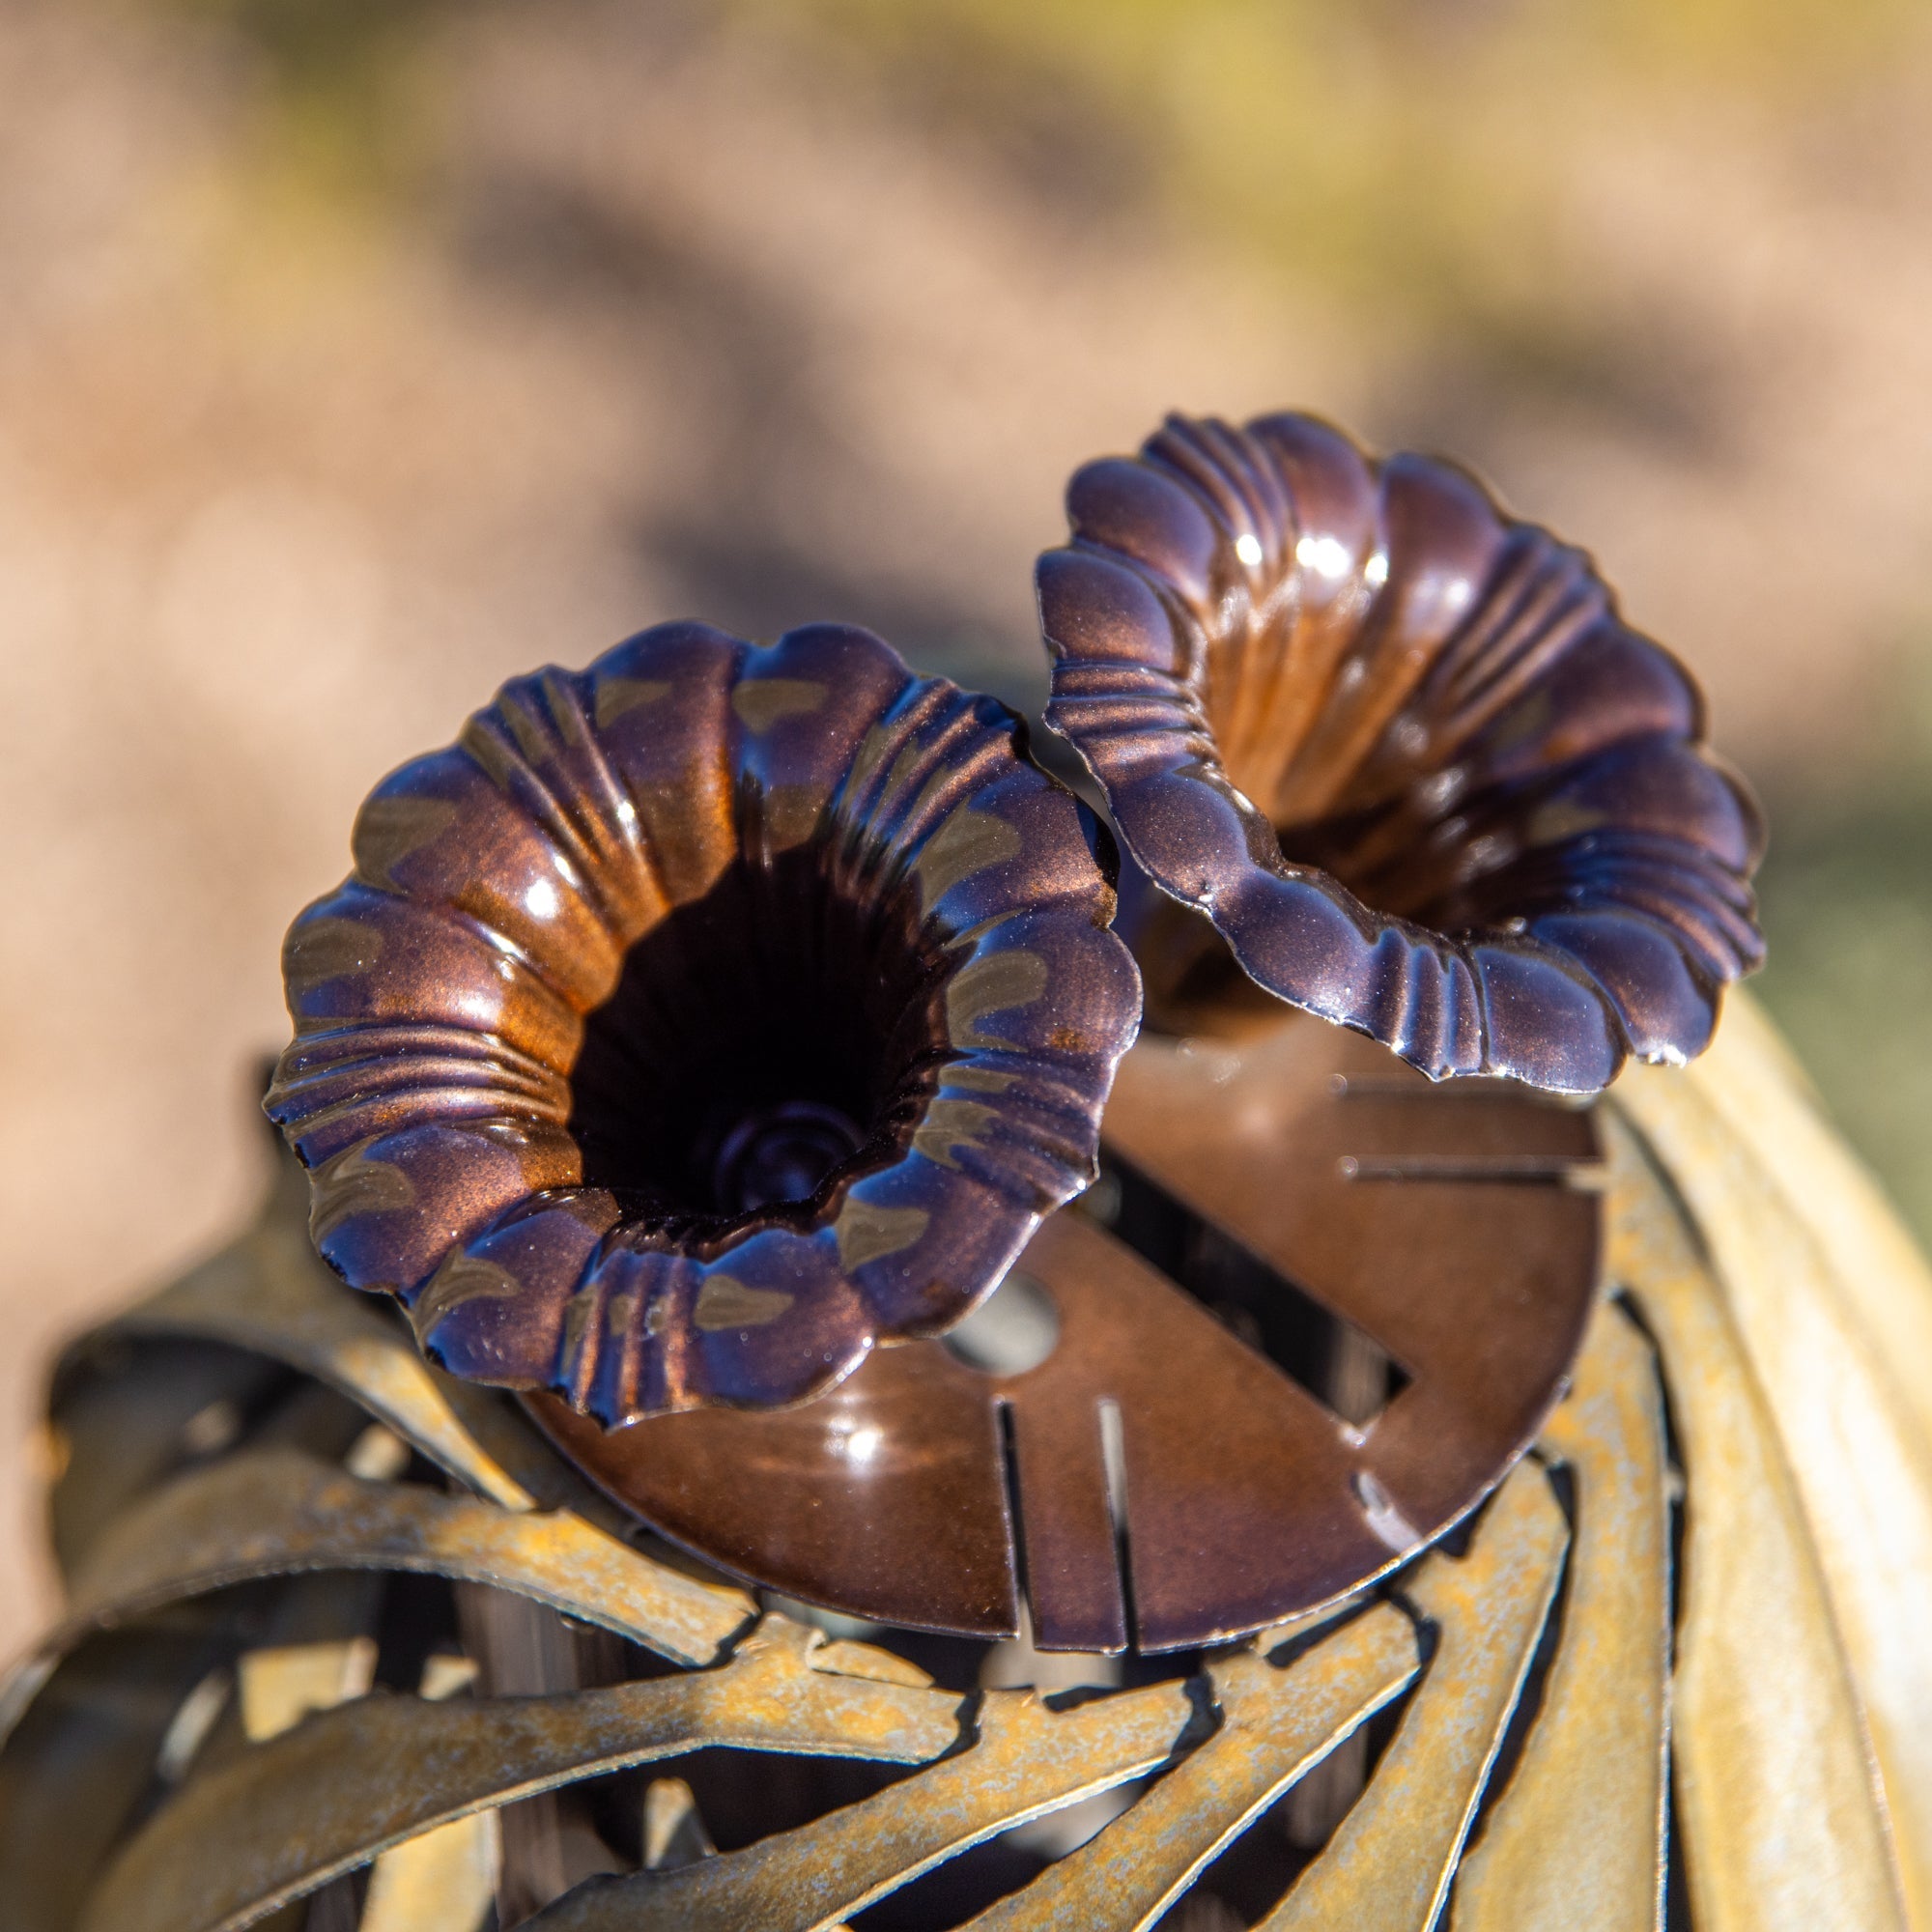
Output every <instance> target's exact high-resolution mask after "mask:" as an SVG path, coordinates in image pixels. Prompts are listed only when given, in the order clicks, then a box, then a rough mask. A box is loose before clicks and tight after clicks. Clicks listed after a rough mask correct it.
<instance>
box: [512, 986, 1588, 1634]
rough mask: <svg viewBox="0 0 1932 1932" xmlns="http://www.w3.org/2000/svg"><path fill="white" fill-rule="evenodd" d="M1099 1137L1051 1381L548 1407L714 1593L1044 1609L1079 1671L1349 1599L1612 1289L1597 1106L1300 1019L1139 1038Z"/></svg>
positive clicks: (928, 1358)
mask: <svg viewBox="0 0 1932 1932" xmlns="http://www.w3.org/2000/svg"><path fill="white" fill-rule="evenodd" d="M1106 1139H1107V1150H1108V1157H1109V1162H1110V1167H1109V1171H1108V1174H1107V1176H1106V1178H1105V1179H1103V1180H1102V1182H1101V1183H1100V1185H1099V1186H1098V1187H1096V1188H1095V1189H1094V1190H1093V1192H1092V1193H1091V1194H1090V1196H1089V1197H1087V1199H1086V1200H1085V1201H1084V1202H1083V1203H1082V1204H1081V1205H1079V1206H1077V1207H1075V1208H1065V1209H1063V1210H1062V1211H1061V1212H1060V1213H1059V1214H1057V1215H1055V1216H1054V1217H1053V1218H1052V1219H1050V1220H1049V1221H1048V1222H1047V1223H1046V1224H1045V1225H1044V1226H1043V1227H1042V1228H1041V1229H1040V1230H1039V1232H1038V1234H1037V1236H1035V1238H1034V1241H1033V1243H1032V1245H1031V1246H1030V1247H1029V1248H1028V1249H1027V1250H1026V1252H1025V1254H1024V1255H1023V1257H1022V1258H1021V1261H1020V1264H1019V1269H1020V1271H1023V1272H1024V1275H1025V1276H1026V1277H1029V1278H1030V1279H1031V1281H1032V1282H1034V1283H1037V1285H1038V1286H1039V1287H1040V1288H1043V1289H1044V1290H1045V1292H1046V1294H1047V1295H1048V1296H1050V1298H1051V1301H1052V1303H1053V1305H1054V1308H1055V1309H1056V1310H1057V1313H1058V1318H1059V1333H1058V1339H1057V1342H1056V1344H1055V1346H1054V1347H1053V1348H1052V1350H1051V1352H1050V1353H1049V1354H1047V1355H1046V1357H1045V1359H1044V1360H1042V1361H1040V1362H1039V1363H1038V1365H1037V1366H1036V1367H1033V1368H1030V1369H1027V1370H1025V1371H1024V1372H1022V1373H1017V1374H1006V1375H1002V1374H987V1373H982V1372H981V1371H980V1369H978V1368H975V1367H973V1366H970V1365H969V1364H968V1362H967V1361H965V1360H962V1359H960V1358H959V1356H958V1355H957V1354H956V1353H955V1352H954V1351H953V1350H952V1349H949V1347H948V1346H947V1345H946V1344H945V1343H943V1342H934V1341H928V1342H912V1343H907V1344H904V1345H901V1346H898V1347H894V1348H885V1349H880V1350H876V1351H875V1352H874V1353H873V1354H872V1355H871V1356H870V1357H868V1358H867V1361H866V1362H864V1363H863V1364H862V1365H861V1367H860V1368H859V1369H858V1370H857V1371H856V1372H855V1373H854V1374H853V1375H851V1376H850V1377H849V1378H847V1379H846V1380H845V1381H844V1382H842V1383H841V1384H839V1385H838V1387H837V1388H835V1389H834V1390H833V1391H832V1392H831V1393H830V1394H828V1395H826V1396H823V1397H821V1398H820V1399H818V1400H816V1401H814V1402H810V1403H807V1404H804V1405H802V1406H798V1407H794V1408H790V1409H785V1410H781V1411H776V1412H773V1411H765V1412H752V1411H732V1410H723V1409H705V1410H696V1411H693V1412H690V1413H685V1414H677V1415H667V1416H659V1417H654V1418H651V1419H648V1420H646V1421H643V1422H639V1423H636V1424H634V1425H632V1426H631V1427H629V1428H625V1429H620V1430H616V1431H612V1432H609V1433H607V1432H605V1431H604V1430H602V1429H600V1428H599V1427H598V1425H597V1424H596V1423H595V1422H593V1421H590V1420H589V1419H587V1418H586V1417H583V1416H582V1415H579V1414H577V1413H575V1412H574V1411H573V1410H571V1409H570V1408H569V1407H567V1406H565V1405H563V1404H562V1403H560V1402H558V1401H556V1400H555V1399H554V1398H550V1397H542V1396H539V1397H532V1398H529V1399H528V1400H529V1406H530V1408H531V1410H532V1412H533V1413H534V1414H535V1415H536V1416H537V1418H538V1420H539V1421H540V1422H541V1423H542V1424H543V1426H544V1427H545V1428H546V1429H547V1430H548V1431H549V1432H550V1434H551V1435H553V1437H554V1439H555V1440H556V1441H557V1442H558V1443H559V1444H560V1445H561V1446H562V1447H563V1448H564V1450H565V1451H566V1452H567V1453H568V1454H569V1455H570V1456H571V1457H572V1458H573V1460H574V1461H575V1462H577V1463H579V1464H580V1465H581V1466H582V1468H583V1469H585V1470H586V1471H587V1472H588V1473H589V1474H590V1475H591V1476H592V1477H594V1478H595V1479H596V1481H597V1482H598V1483H600V1484H601V1485H602V1486H603V1487H604V1488H605V1489H606V1490H607V1491H609V1492H610V1493H611V1495H612V1496H614V1497H616V1498H617V1499H618V1500H619V1501H620V1502H622V1503H623V1504H624V1505H625V1506H626V1507H627V1508H629V1509H630V1510H632V1511H634V1512H635V1513H636V1514H637V1515H638V1516H639V1517H640V1518H641V1519H642V1520H644V1521H646V1522H648V1523H649V1524H650V1525H651V1526H652V1527H654V1528H656V1529H658V1530H660V1531H662V1532H663V1533H664V1534H665V1535H667V1536H668V1537H670V1538H672V1539H673V1540H675V1541H676V1542H678V1543H681V1544H683V1545H685V1546H686V1547H688V1548H691V1549H692V1550H694V1551H696V1552H697V1553H698V1554H700V1555H702V1556H704V1557H705V1558H707V1559H709V1560H710V1561H711V1562H713V1563H716V1564H719V1565H722V1566H723V1567H724V1568H725V1569H726V1570H729V1571H732V1572H735V1573H736V1574H738V1575H740V1576H743V1577H747V1578H749V1579H751V1580H753V1581H754V1582H757V1583H761V1584H765V1585H767V1586H769V1587H771V1588H774V1589H777V1590H780V1591H782V1592H783V1593H785V1594H786V1595H788V1596H793V1597H798V1598H801V1599H804V1600H806V1601H808V1602H811V1603H816V1604H821V1605H826V1606H828V1607H830V1608H835V1609H838V1610H840V1611H843V1612H846V1613H848V1614H850V1615H853V1616H858V1617H864V1618H868V1619H873V1620H876V1621H879V1622H882V1623H892V1624H899V1625H908V1626H913V1627H917V1628H922V1629H931V1630H941V1631H949V1632H954V1633H957V1634H963V1635H972V1636H984V1637H993V1636H1003V1635H1009V1634H1012V1633H1013V1632H1014V1631H1015V1630H1016V1628H1017V1627H1018V1622H1019V1614H1018V1613H1019V1595H1020V1592H1021V1590H1022V1589H1024V1591H1025V1594H1026V1597H1027V1600H1028V1605H1029V1607H1030V1609H1031V1612H1032V1620H1033V1629H1034V1633H1035V1640H1036V1641H1037V1643H1039V1644H1040V1645H1041V1646H1042V1647H1044V1648H1048V1649H1063V1650H1118V1649H1121V1648H1123V1647H1124V1646H1126V1645H1127V1644H1129V1643H1131V1644H1134V1645H1136V1646H1137V1647H1139V1648H1141V1649H1143V1650H1147V1651H1162V1650H1173V1649H1178V1648H1182V1647H1186V1646H1190V1645H1195V1644H1200V1643H1205V1642H1209V1641H1213V1640H1216V1639H1220V1638H1225V1637H1228V1636H1232V1635H1235V1634H1240V1633H1244V1632H1248V1631H1252V1630H1256V1629H1259V1628H1261V1627H1262V1626H1264V1625H1265V1624H1269V1623H1273V1622H1276V1621H1278V1620H1279V1619H1281V1618H1283V1617H1286V1616H1290V1615H1293V1614H1294V1613H1295V1612H1298V1611H1300V1610H1304V1609H1307V1608H1310V1607H1312V1606H1314V1605H1320V1604H1322V1603H1325V1602H1328V1601H1331V1600H1333V1599H1335V1598H1337V1597H1340V1596H1342V1595H1345V1594H1346V1593H1347V1592H1349V1591H1350V1590H1351V1589H1353V1588H1355V1587H1356V1586H1358V1585H1359V1584H1361V1583H1363V1582H1365V1581H1367V1580H1368V1579H1369V1578H1371V1577H1374V1576H1376V1575H1377V1574H1378V1573H1379V1572H1381V1571H1383V1570H1386V1569H1387V1568H1389V1567H1390V1566H1391V1565H1392V1564H1394V1563H1396V1562H1399V1561H1401V1560H1402V1559H1403V1558H1404V1557H1405V1556H1406V1555H1407V1554H1408V1553H1409V1552H1410V1551H1412V1550H1413V1549H1415V1548H1419V1547H1420V1546H1421V1545H1423V1544H1426V1543H1428V1542H1429V1541H1431V1540H1432V1539H1433V1538H1435V1537H1436V1536H1439V1535H1440V1534H1441V1533H1442V1532H1443V1531H1444V1530H1445V1529H1447V1528H1448V1527H1450V1526H1451V1525H1452V1524H1453V1523H1454V1522H1455V1521H1456V1520H1458V1519H1459V1518H1460V1517H1462V1516H1463V1514H1465V1513H1466V1512H1467V1511H1468V1510H1469V1509H1470V1508H1471V1507H1473V1505H1474V1504H1475V1503H1476V1502H1478V1501H1479V1500H1480V1499H1481V1498H1482V1496H1483V1495H1484V1494H1485V1493H1487V1492H1488V1491H1489V1490H1490V1489H1491V1488H1492V1486H1493V1485H1494V1484H1495V1483H1496V1481H1497V1480H1498V1479H1499V1478H1500V1477H1501V1476H1502V1474H1503V1473H1504V1472H1505V1471H1506V1470H1507V1468H1508V1467H1509V1465H1510V1464H1511V1463H1512V1462H1513V1461H1514V1460H1515V1459H1516V1458H1517V1457H1518V1456H1519V1455H1520V1453H1521V1452H1522V1450H1523V1449H1524V1447H1525V1446H1526V1445H1527V1444H1528V1442H1529V1440H1530V1438H1531V1437H1532V1435H1534V1433H1535V1431H1536V1429H1537V1428H1538V1426H1539V1425H1540V1423H1541V1421H1542V1419H1543V1417H1544V1416H1545V1415H1546V1414H1547V1412H1548V1408H1549V1406H1550V1405H1551V1404H1552V1403H1553V1402H1554V1401H1555V1399H1556V1397H1557V1395H1558V1393H1559V1392H1560V1390H1561V1387H1562V1384H1563V1380H1564V1378H1565V1376H1566V1373H1567V1371H1568V1368H1569V1365H1570V1362H1571V1359H1572V1356H1573V1355H1574V1353H1575V1351H1576V1349H1577V1344H1578V1342H1579V1340H1580V1337H1581V1333H1582V1328H1583V1322H1584V1319H1585V1316H1586V1314H1587V1312H1588V1308H1589V1303H1590V1297H1591V1293H1592V1289H1593V1286H1594V1283H1595V1280H1596V1273H1597V1254H1598V1220H1599V1215H1598V1199H1599V1197H1598V1195H1597V1194H1596V1192H1595V1191H1594V1190H1593V1188H1592V1187H1591V1185H1590V1180H1591V1179H1592V1163H1593V1162H1594V1160H1595V1157H1596V1151H1597V1144H1596V1135H1595V1128H1594V1123H1593V1122H1592V1119H1591V1117H1590V1115H1589V1114H1588V1113H1586V1112H1584V1111H1581V1110H1578V1109H1577V1108H1574V1107H1570V1106H1567V1105H1564V1104H1561V1103H1558V1102H1553V1101H1550V1100H1548V1098H1545V1097H1543V1096H1540V1095H1537V1094H1532V1093H1530V1092H1528V1091H1526V1090H1524V1089H1522V1088H1520V1087H1516V1086H1512V1085H1504V1084H1502V1083H1496V1082H1487V1081H1463V1082H1458V1083H1453V1084H1450V1085H1446V1086H1440V1087H1434V1086H1431V1085H1430V1084H1429V1083H1428V1082H1427V1081H1426V1080H1424V1079H1423V1078H1422V1077H1421V1076H1420V1075H1419V1074H1416V1073H1414V1072H1412V1071H1411V1070H1410V1069H1409V1068H1407V1067H1406V1066H1404V1065H1402V1064H1401V1063H1400V1062H1398V1061H1397V1060H1396V1059H1395V1058H1394V1056H1393V1055H1391V1054H1390V1053H1388V1052H1387V1051H1386V1050H1385V1049H1383V1048H1382V1047H1379V1046H1378V1045H1376V1044H1375V1043H1374V1042H1373V1041H1370V1040H1366V1039H1362V1038H1359V1037H1356V1036H1354V1035H1351V1034H1348V1033H1345V1032H1343V1031H1341V1030H1340V1029H1338V1028H1335V1027H1332V1026H1328V1025H1324V1024H1322V1023H1321V1022H1318V1021H1312V1020H1307V1019H1303V1018H1300V1017H1298V1016H1291V1017H1289V1018H1287V1019H1285V1020H1284V1021H1283V1022H1282V1023H1281V1024H1279V1025H1277V1026H1274V1027H1271V1028H1269V1029H1268V1030H1266V1031H1265V1032H1264V1033H1262V1034H1261V1035H1259V1036H1257V1037H1252V1038H1249V1039H1246V1040H1244V1041H1240V1042H1225V1041H1211V1042H1209V1041H1200V1042H1192V1041H1175V1040H1171V1039H1157V1038H1150V1039H1146V1040H1143V1041H1142V1042H1141V1043H1140V1044H1139V1045H1138V1046H1136V1047H1135V1048H1134V1049H1133V1051H1132V1052H1131V1053H1130V1054H1129V1055H1128V1056H1127V1058H1126V1060H1125V1061H1124V1062H1123V1063H1122V1067H1121V1071H1120V1076H1119V1080H1118V1084H1117V1086H1116V1089H1115V1093H1114V1097H1113V1099H1112V1101H1111V1103H1110V1104H1109V1107H1108V1111H1107V1116H1106ZM1109 1222H1111V1224H1112V1225H1111V1226H1110V1225H1108V1223H1109ZM1264 1350H1265V1352H1264ZM1270 1357H1272V1359H1271V1358H1270ZM1016 1522H1017V1524H1018V1526H1019V1527H1018V1533H1017V1535H1016V1534H1015V1523H1016ZM1016 1550H1017V1558H1016Z"/></svg>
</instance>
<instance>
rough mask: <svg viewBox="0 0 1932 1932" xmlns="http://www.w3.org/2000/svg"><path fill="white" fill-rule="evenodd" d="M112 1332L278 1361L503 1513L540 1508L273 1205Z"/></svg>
mask: <svg viewBox="0 0 1932 1932" xmlns="http://www.w3.org/2000/svg"><path fill="white" fill-rule="evenodd" d="M109 1332H110V1333H116V1334H123V1335H195V1336H201V1337H204V1338H206V1339H208V1340H210V1341H215V1342H226V1343H228V1344H230V1345H231V1346H233V1347H235V1348H240V1349H248V1350H253V1351H254V1352H256V1353H257V1354H263V1355H269V1356H271V1357H273V1359H275V1360H276V1361H279V1362H285V1363H286V1364H287V1365H288V1366H289V1367H290V1368H293V1369H299V1370H300V1371H301V1372H302V1373H303V1374H304V1375H310V1376H314V1377H315V1378H317V1379H318V1380H320V1381H326V1382H327V1383H329V1384H330V1385H331V1386H332V1387H335V1388H338V1389H340V1390H341V1391H342V1393H343V1394H344V1395H346V1396H348V1397H349V1398H350V1399H351V1400H352V1401H354V1402H357V1403H360V1404H361V1405H362V1406H363V1407H364V1408H366V1409H368V1410H369V1412H370V1413H371V1414H372V1415H374V1416H376V1417H378V1418H379V1419H380V1420H382V1421H384V1422H385V1423H387V1424H388V1425H389V1427H390V1428H391V1429H393V1430H394V1431H395V1432H396V1433H397V1434H398V1435H401V1436H402V1437H404V1439H405V1440H407V1441H409V1442H411V1443H412V1444H413V1445H414V1446H415V1447H416V1448H418V1449H420V1450H421V1451H422V1453H423V1454H424V1455H425V1456H427V1457H429V1458H430V1460H431V1461H432V1462H434V1463H439V1464H440V1466H441V1467H443V1468H445V1469H447V1470H448V1471H449V1473H450V1474H451V1475H453V1476H455V1477H456V1478H457V1479H458V1480H459V1481H461V1482H464V1483H467V1484H468V1485H469V1487H470V1488H471V1489H472V1490H474V1491H476V1492H477V1493H478V1494H479V1495H484V1496H488V1497H489V1498H490V1499H491V1500H492V1501H493V1502H497V1503H500V1504H501V1505H502V1506H503V1507H504V1508H505V1509H528V1508H530V1507H531V1506H532V1504H533V1502H534V1500H535V1499H534V1498H533V1497H532V1496H531V1494H530V1492H529V1491H528V1490H527V1489H526V1487H525V1486H524V1484H523V1483H521V1482H519V1481H518V1480H517V1478H516V1477H515V1476H514V1475H513V1474H512V1473H511V1472H510V1471H509V1470H508V1469H506V1468H504V1467H503V1466H502V1464H501V1463H499V1462H498V1461H497V1459H496V1458H495V1457H493V1456H492V1455H490V1454H489V1453H488V1451H487V1450H485V1449H484V1447H483V1446H482V1444H481V1443H479V1442H478V1441H477V1440H476V1438H475V1436H474V1435H473V1434H472V1433H471V1432H470V1430H469V1429H468V1428H466V1427H465V1425H464V1423H463V1421H462V1420H461V1419H460V1418H459V1417H458V1416H457V1415H456V1413H455V1412H454V1410H453V1409H452V1408H451V1406H450V1405H449V1403H448V1402H447V1401H446V1400H445V1399H444V1396H443V1393H442V1391H441V1389H440V1388H439V1387H438V1385H437V1378H436V1375H435V1373H434V1372H433V1371H432V1370H431V1369H430V1367H429V1366H428V1364H427V1363H425V1362H424V1360H423V1358H422V1356H421V1355H420V1354H418V1353H417V1351H416V1349H415V1345H414V1343H413V1341H412V1338H411V1337H410V1336H409V1335H408V1334H407V1333H406V1332H405V1331H404V1330H403V1328H402V1327H401V1326H400V1324H398V1323H396V1322H395V1321H386V1320H384V1317H383V1316H382V1315H381V1314H379V1313H378V1312H377V1310H376V1308H375V1306H374V1305H373V1304H372V1303H371V1302H369V1301H368V1300H367V1298H366V1297H363V1296H358V1295H356V1294H355V1293H352V1292H351V1291H350V1290H348V1289H345V1288H344V1287H343V1286H342V1284H341V1283H340V1282H339V1281H337V1280H336V1279H335V1277H334V1276H333V1275H332V1274H330V1273H329V1272H328V1270H327V1268H326V1267H324V1265H323V1264H322V1263H321V1262H320V1261H318V1260H317V1259H316V1254H315V1250H314V1249H313V1248H312V1247H311V1246H310V1245H309V1240H308V1233H307V1230H306V1229H305V1228H304V1227H303V1226H302V1224H301V1222H300V1220H299V1219H298V1218H297V1217H295V1216H293V1215H290V1214H285V1213H278V1212H276V1211H275V1210H274V1209H273V1208H270V1212H269V1213H267V1214H265V1215H264V1217H263V1218H262V1220H261V1221H260V1222H259V1223H258V1224H257V1225H256V1226H255V1227H254V1228H251V1229H250V1230H249V1231H248V1233H247V1234H245V1235H243V1236H241V1239H240V1240H239V1241H236V1242H235V1243H234V1244H233V1245H232V1246H230V1247H227V1248H224V1249H223V1250H222V1251H221V1252H220V1253H219V1254H218V1255H216V1256H214V1257H213V1259H212V1260H210V1261H208V1262H205V1263H203V1264H202V1265H201V1266H200V1267H198V1268H196V1269H194V1270H193V1272H191V1273H189V1274H186V1275H184V1276H183V1277H182V1278H181V1280H179V1281H177V1282H175V1283H174V1284H172V1285H171V1286H170V1287H168V1288H165V1289H163V1290H162V1291H161V1293H159V1294H156V1295H155V1296H153V1297H152V1298H151V1299H150V1300H147V1301H144V1302H142V1303H141V1304H140V1305H139V1306H138V1307H135V1308H132V1309H129V1310H128V1313H127V1314H126V1315H125V1316H123V1317H122V1318H121V1320H120V1321H116V1322H115V1323H114V1324H113V1326H112V1328H111V1330H110V1331H109Z"/></svg>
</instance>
